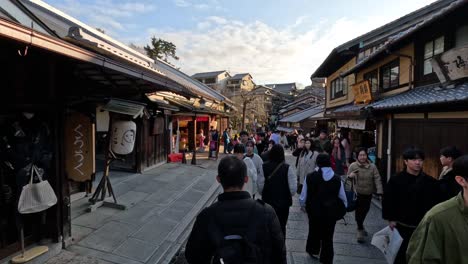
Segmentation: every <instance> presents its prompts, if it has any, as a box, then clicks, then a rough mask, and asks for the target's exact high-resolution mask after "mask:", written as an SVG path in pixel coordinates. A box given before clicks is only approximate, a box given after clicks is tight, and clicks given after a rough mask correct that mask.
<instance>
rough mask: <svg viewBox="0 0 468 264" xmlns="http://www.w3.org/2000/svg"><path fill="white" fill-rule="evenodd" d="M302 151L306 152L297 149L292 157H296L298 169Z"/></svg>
mask: <svg viewBox="0 0 468 264" xmlns="http://www.w3.org/2000/svg"><path fill="white" fill-rule="evenodd" d="M302 150H304V148H296V149H295V150H294V151H293V153H292V155H293V156H294V157H296V168H297V165H298V164H299V157H300V156H301V152H302Z"/></svg>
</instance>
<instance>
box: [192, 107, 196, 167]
mask: <svg viewBox="0 0 468 264" xmlns="http://www.w3.org/2000/svg"><path fill="white" fill-rule="evenodd" d="M192 120H193V145H194V147H193V156H192V165H197V115H195V116H194V117H193V119H192Z"/></svg>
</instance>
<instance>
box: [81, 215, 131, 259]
mask: <svg viewBox="0 0 468 264" xmlns="http://www.w3.org/2000/svg"><path fill="white" fill-rule="evenodd" d="M135 230H136V227H135V226H133V225H129V224H126V223H120V222H116V221H112V222H109V223H107V224H105V225H104V226H103V227H101V228H99V229H98V230H96V231H95V232H93V233H91V234H90V235H89V236H87V237H86V238H84V239H83V240H81V241H80V242H79V243H78V244H79V245H80V246H83V247H88V248H92V249H96V250H100V251H105V252H112V251H114V249H116V248H117V247H118V246H120V244H122V242H124V241H125V240H126V239H127V238H128V237H129V236H130V235H131V234H132V233H133V232H135Z"/></svg>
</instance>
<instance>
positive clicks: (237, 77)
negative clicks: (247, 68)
mask: <svg viewBox="0 0 468 264" xmlns="http://www.w3.org/2000/svg"><path fill="white" fill-rule="evenodd" d="M246 75H250V73H239V74H236V75H234V76H232V77H231V80H241V79H242V78H244V76H246Z"/></svg>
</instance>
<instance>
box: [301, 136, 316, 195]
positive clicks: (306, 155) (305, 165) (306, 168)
mask: <svg viewBox="0 0 468 264" xmlns="http://www.w3.org/2000/svg"><path fill="white" fill-rule="evenodd" d="M318 155H319V152H318V150H317V148H316V147H315V144H314V142H313V141H312V139H310V138H308V139H306V140H305V141H304V149H303V150H302V153H301V154H300V155H299V164H298V166H297V182H298V192H299V191H300V190H302V185H303V184H304V179H305V176H306V175H307V174H309V173H312V172H314V171H315V167H316V161H317V156H318Z"/></svg>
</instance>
